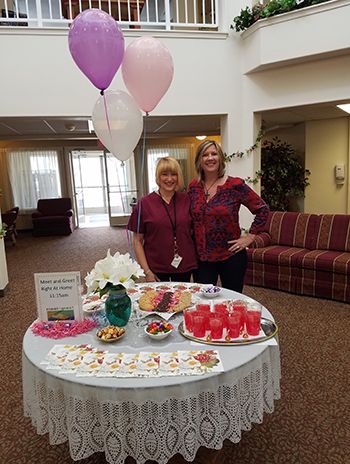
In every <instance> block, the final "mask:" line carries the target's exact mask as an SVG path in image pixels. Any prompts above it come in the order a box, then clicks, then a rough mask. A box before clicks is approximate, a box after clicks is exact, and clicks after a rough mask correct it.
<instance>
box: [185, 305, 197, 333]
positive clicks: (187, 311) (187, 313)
mask: <svg viewBox="0 0 350 464" xmlns="http://www.w3.org/2000/svg"><path fill="white" fill-rule="evenodd" d="M194 312H195V311H193V310H191V309H185V310H184V312H183V314H184V321H185V329H186V330H187V332H192V327H193V326H192V317H193V313H194Z"/></svg>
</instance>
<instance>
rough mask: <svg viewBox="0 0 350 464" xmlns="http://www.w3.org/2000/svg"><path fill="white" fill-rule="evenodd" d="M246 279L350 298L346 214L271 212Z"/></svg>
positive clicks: (252, 251) (257, 240)
mask: <svg viewBox="0 0 350 464" xmlns="http://www.w3.org/2000/svg"><path fill="white" fill-rule="evenodd" d="M245 283H246V284H248V285H257V286H263V287H269V288H275V289H278V290H284V291H288V292H291V293H297V294H301V295H311V296H316V297H323V298H331V299H334V300H339V301H346V302H350V215H345V214H320V215H317V214H306V213H293V212H278V211H275V212H271V213H270V214H269V219H268V222H267V224H266V226H265V230H264V231H263V232H262V233H260V234H259V235H257V237H256V238H255V242H254V244H253V248H250V249H249V250H248V270H247V274H246V280H245Z"/></svg>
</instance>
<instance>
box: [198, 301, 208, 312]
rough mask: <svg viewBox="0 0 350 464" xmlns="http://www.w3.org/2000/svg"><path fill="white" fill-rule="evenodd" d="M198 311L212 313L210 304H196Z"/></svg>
mask: <svg viewBox="0 0 350 464" xmlns="http://www.w3.org/2000/svg"><path fill="white" fill-rule="evenodd" d="M196 309H197V311H207V312H210V304H208V303H198V304H196Z"/></svg>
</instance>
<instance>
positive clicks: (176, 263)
mask: <svg viewBox="0 0 350 464" xmlns="http://www.w3.org/2000/svg"><path fill="white" fill-rule="evenodd" d="M181 261H182V256H179V255H175V256H174V259H173V260H172V261H171V265H172V266H173V267H175V268H176V269H177V268H178V267H179V266H180V263H181Z"/></svg>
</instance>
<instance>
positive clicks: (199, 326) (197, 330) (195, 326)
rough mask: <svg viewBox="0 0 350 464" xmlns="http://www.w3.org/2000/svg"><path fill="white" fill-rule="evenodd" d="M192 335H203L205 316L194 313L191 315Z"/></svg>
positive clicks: (201, 336)
mask: <svg viewBox="0 0 350 464" xmlns="http://www.w3.org/2000/svg"><path fill="white" fill-rule="evenodd" d="M192 330H193V336H194V337H197V338H203V337H205V317H204V316H202V315H200V314H196V315H195V316H193V317H192Z"/></svg>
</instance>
